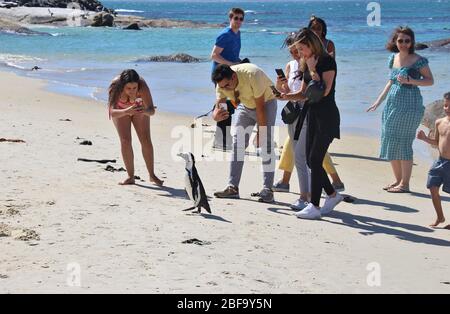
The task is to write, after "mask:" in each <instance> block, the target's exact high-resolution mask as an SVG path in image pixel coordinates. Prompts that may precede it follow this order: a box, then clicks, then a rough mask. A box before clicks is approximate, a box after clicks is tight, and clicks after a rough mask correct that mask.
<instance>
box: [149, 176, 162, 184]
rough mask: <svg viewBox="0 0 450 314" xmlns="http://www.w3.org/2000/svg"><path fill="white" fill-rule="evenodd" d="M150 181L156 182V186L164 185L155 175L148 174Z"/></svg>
mask: <svg viewBox="0 0 450 314" xmlns="http://www.w3.org/2000/svg"><path fill="white" fill-rule="evenodd" d="M150 182H152V183H154V184H156V185H157V186H163V185H164V181H162V180H160V179H159V178H158V177H157V176H155V175H152V176H150Z"/></svg>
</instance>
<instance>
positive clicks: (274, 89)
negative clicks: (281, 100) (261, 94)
mask: <svg viewBox="0 0 450 314" xmlns="http://www.w3.org/2000/svg"><path fill="white" fill-rule="evenodd" d="M270 88H271V89H272V92H273V94H274V95H275V96H276V97H280V96H281V93H280V92H279V90H278V89H276V88H275V86H270Z"/></svg>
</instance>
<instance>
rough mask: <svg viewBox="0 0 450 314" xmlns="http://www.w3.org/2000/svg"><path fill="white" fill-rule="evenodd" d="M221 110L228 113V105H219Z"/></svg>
mask: <svg viewBox="0 0 450 314" xmlns="http://www.w3.org/2000/svg"><path fill="white" fill-rule="evenodd" d="M219 108H220V109H222V110H225V111H228V105H227V104H226V103H224V102H222V103H220V104H219Z"/></svg>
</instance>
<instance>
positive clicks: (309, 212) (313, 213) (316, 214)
mask: <svg viewBox="0 0 450 314" xmlns="http://www.w3.org/2000/svg"><path fill="white" fill-rule="evenodd" d="M295 216H297V218H300V219H309V220H315V219H320V218H322V215H321V214H320V210H319V209H317V207H316V206H314V205H313V204H311V203H310V204H308V206H306V207H305V209H303V210H302V211H300V212H298V213H296V214H295Z"/></svg>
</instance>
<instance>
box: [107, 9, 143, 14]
mask: <svg viewBox="0 0 450 314" xmlns="http://www.w3.org/2000/svg"><path fill="white" fill-rule="evenodd" d="M114 11H116V12H118V13H145V11H141V10H131V9H115V10H114Z"/></svg>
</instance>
